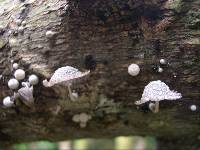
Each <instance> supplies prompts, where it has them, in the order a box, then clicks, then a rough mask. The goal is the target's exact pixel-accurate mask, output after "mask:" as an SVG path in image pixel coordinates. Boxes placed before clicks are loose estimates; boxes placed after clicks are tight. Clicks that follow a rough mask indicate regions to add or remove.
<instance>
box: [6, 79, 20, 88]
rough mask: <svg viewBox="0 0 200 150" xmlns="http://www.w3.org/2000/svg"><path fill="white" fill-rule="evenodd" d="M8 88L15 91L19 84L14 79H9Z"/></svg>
mask: <svg viewBox="0 0 200 150" xmlns="http://www.w3.org/2000/svg"><path fill="white" fill-rule="evenodd" d="M8 87H9V88H10V89H12V90H15V89H17V88H18V87H19V82H18V81H17V80H16V79H10V80H9V81H8Z"/></svg>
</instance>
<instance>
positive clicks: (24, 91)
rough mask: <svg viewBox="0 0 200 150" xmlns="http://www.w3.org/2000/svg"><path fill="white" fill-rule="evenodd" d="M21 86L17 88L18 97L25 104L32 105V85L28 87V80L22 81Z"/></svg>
mask: <svg viewBox="0 0 200 150" xmlns="http://www.w3.org/2000/svg"><path fill="white" fill-rule="evenodd" d="M22 86H23V87H22V88H20V89H19V90H18V94H19V97H20V99H21V100H22V102H23V103H24V104H25V105H27V106H29V107H32V106H33V105H34V98H33V86H31V87H30V84H29V83H28V82H22Z"/></svg>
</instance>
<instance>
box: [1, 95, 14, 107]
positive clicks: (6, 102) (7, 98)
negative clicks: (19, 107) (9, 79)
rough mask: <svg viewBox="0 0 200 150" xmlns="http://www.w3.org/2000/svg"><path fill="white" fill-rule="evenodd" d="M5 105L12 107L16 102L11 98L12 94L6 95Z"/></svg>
mask: <svg viewBox="0 0 200 150" xmlns="http://www.w3.org/2000/svg"><path fill="white" fill-rule="evenodd" d="M3 105H4V106H5V107H7V108H8V107H12V106H14V102H13V101H12V100H11V97H10V96H7V97H5V98H4V99H3Z"/></svg>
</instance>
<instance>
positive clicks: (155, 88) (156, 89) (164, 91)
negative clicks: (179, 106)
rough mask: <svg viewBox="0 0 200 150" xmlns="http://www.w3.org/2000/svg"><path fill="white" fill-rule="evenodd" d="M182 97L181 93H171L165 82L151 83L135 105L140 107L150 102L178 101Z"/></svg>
mask: <svg viewBox="0 0 200 150" xmlns="http://www.w3.org/2000/svg"><path fill="white" fill-rule="evenodd" d="M181 97H182V95H181V93H177V92H176V91H171V90H170V89H169V87H168V86H167V85H166V84H165V83H164V82H161V81H160V80H157V81H151V82H150V83H149V84H148V85H147V86H145V88H144V91H143V94H142V98H141V100H140V101H136V103H135V104H136V105H140V104H143V103H146V102H148V101H161V100H176V99H180V98H181Z"/></svg>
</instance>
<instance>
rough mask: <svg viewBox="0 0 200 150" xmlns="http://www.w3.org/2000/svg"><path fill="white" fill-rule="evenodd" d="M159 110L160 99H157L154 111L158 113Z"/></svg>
mask: <svg viewBox="0 0 200 150" xmlns="http://www.w3.org/2000/svg"><path fill="white" fill-rule="evenodd" d="M158 112H159V101H156V103H155V110H154V113H158Z"/></svg>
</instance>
